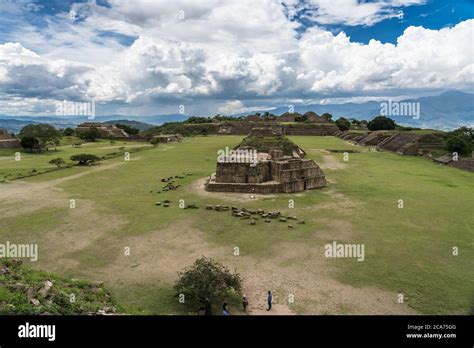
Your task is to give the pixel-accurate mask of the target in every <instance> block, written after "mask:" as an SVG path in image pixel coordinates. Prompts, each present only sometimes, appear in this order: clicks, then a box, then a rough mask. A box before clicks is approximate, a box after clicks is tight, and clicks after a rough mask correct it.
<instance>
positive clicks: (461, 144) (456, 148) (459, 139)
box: [446, 133, 472, 155]
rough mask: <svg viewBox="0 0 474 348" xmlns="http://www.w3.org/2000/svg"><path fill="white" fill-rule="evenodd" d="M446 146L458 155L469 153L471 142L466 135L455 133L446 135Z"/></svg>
mask: <svg viewBox="0 0 474 348" xmlns="http://www.w3.org/2000/svg"><path fill="white" fill-rule="evenodd" d="M446 148H447V149H448V151H449V152H451V153H452V152H457V153H458V154H459V155H469V154H471V152H472V144H471V143H470V141H469V140H468V139H467V137H465V136H463V135H461V134H456V133H452V134H450V135H448V137H447V139H446Z"/></svg>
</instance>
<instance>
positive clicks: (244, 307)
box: [242, 294, 249, 312]
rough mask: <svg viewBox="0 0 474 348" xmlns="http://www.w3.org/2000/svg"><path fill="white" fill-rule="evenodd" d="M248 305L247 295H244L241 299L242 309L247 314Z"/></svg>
mask: <svg viewBox="0 0 474 348" xmlns="http://www.w3.org/2000/svg"><path fill="white" fill-rule="evenodd" d="M248 305H249V300H247V295H245V294H244V297H242V307H243V309H244V312H247V306H248Z"/></svg>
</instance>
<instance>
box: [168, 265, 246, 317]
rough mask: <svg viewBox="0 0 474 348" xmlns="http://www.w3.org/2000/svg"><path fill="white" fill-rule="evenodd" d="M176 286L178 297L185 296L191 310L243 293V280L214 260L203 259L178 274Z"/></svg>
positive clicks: (185, 302)
mask: <svg viewBox="0 0 474 348" xmlns="http://www.w3.org/2000/svg"><path fill="white" fill-rule="evenodd" d="M178 276H179V277H178V280H177V281H176V283H175V285H174V290H175V292H176V296H180V295H184V299H185V301H184V304H185V305H186V306H187V307H188V308H189V309H190V310H197V309H198V308H199V307H202V306H210V305H216V304H219V303H222V302H224V300H226V299H227V298H228V297H229V296H230V295H232V294H238V295H240V294H241V292H242V285H241V283H242V279H241V277H240V275H239V274H238V273H231V272H230V271H229V269H228V268H227V267H225V266H224V265H222V264H220V263H218V262H216V261H214V260H213V259H212V258H206V257H204V256H203V257H201V258H199V259H197V260H196V261H195V262H194V264H193V265H192V266H191V267H188V268H185V269H184V270H182V271H181V272H179V274H178Z"/></svg>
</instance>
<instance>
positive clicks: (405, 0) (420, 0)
mask: <svg viewBox="0 0 474 348" xmlns="http://www.w3.org/2000/svg"><path fill="white" fill-rule="evenodd" d="M426 1H427V0H385V1H382V0H378V1H374V2H365V1H360V0H305V1H302V2H301V1H297V0H287V1H284V2H285V3H286V5H287V6H288V8H289V11H290V12H292V14H293V15H296V14H298V13H300V14H301V15H302V16H303V17H305V18H306V19H309V20H312V21H314V22H316V23H319V24H323V25H326V24H345V25H351V26H353V25H366V26H370V25H374V24H376V23H378V22H381V21H383V20H385V19H389V18H403V10H402V8H403V7H406V6H412V5H420V4H424V3H426Z"/></svg>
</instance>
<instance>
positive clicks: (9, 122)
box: [0, 114, 188, 133]
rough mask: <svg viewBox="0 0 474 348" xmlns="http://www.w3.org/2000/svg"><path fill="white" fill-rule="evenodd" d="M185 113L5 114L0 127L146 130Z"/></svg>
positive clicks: (8, 128) (12, 130) (181, 118)
mask: <svg viewBox="0 0 474 348" xmlns="http://www.w3.org/2000/svg"><path fill="white" fill-rule="evenodd" d="M187 118H188V116H186V115H181V114H176V115H156V116H124V115H108V116H96V117H95V118H94V119H93V120H90V119H88V118H87V116H70V117H66V116H7V115H0V128H6V129H7V130H8V131H9V132H13V133H18V132H20V130H21V129H22V128H23V127H24V126H26V125H28V124H37V123H48V124H51V125H53V126H54V127H56V128H67V127H70V128H75V127H76V126H77V125H78V124H80V123H83V122H103V123H105V122H107V123H120V124H126V125H129V126H132V127H135V128H138V129H140V130H147V129H150V128H152V127H154V126H159V125H161V124H163V123H166V122H177V121H184V120H186V119H187Z"/></svg>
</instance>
